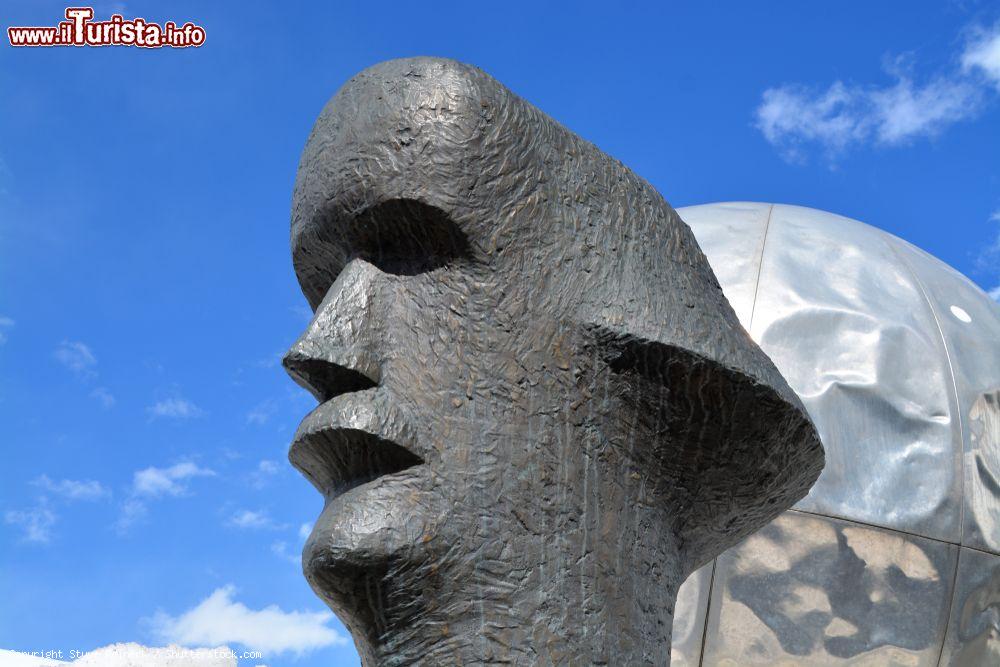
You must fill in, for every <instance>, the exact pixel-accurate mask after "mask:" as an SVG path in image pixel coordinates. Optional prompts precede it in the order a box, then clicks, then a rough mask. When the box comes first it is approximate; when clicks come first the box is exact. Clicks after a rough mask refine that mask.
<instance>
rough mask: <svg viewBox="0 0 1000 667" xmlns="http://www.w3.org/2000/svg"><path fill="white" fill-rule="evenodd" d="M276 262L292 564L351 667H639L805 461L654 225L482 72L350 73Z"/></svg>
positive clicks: (743, 355) (772, 373) (729, 334)
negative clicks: (292, 410)
mask: <svg viewBox="0 0 1000 667" xmlns="http://www.w3.org/2000/svg"><path fill="white" fill-rule="evenodd" d="M292 248H293V259H294V265H295V269H296V273H297V276H298V279H299V282H300V285H301V286H302V289H303V292H304V293H305V295H306V297H307V298H308V299H309V301H310V303H311V305H312V306H313V308H314V310H315V316H314V318H313V320H312V322H311V323H310V324H309V326H308V328H307V329H306V331H305V332H304V333H303V335H302V336H301V338H300V339H299V340H298V341H297V342H296V343H295V344H294V345H293V346H292V348H291V350H290V351H289V352H288V354H287V355H286V358H285V362H284V363H285V366H286V368H287V369H288V371H289V373H290V374H291V376H292V377H293V378H294V379H295V380H296V381H297V382H299V383H300V384H302V385H303V386H304V387H306V388H307V389H309V390H310V391H311V392H312V393H313V394H314V395H315V396H316V398H317V400H318V401H319V406H318V407H317V408H316V409H315V410H314V411H313V412H312V413H310V414H309V415H308V416H307V417H306V418H305V419H304V421H303V422H302V424H301V426H300V427H299V429H298V432H297V433H296V435H295V439H294V442H293V444H292V447H291V450H290V454H289V457H290V460H291V461H292V463H293V464H294V465H295V466H296V467H297V468H298V469H299V470H301V471H302V473H303V474H304V475H305V476H306V477H307V478H308V479H309V480H310V481H311V482H312V483H313V484H314V486H316V488H317V489H318V490H319V491H320V492H321V493H322V494H323V496H324V498H325V506H324V508H323V512H322V514H321V516H320V517H319V519H318V521H317V522H316V526H315V528H314V530H313V533H312V535H311V537H310V538H309V540H308V543H307V544H306V547H305V551H304V554H303V567H304V570H305V573H306V576H307V578H308V579H309V581H310V583H311V585H312V586H313V588H314V589H315V590H316V592H317V593H318V594H319V595H320V596H321V597H322V598H323V599H324V600H325V601H326V602H327V603H328V604H329V605H330V606H331V608H332V609H333V610H334V611H335V612H336V613H337V614H338V615H339V616H340V617H341V618H342V620H344V622H345V624H346V625H347V626H348V628H349V629H350V630H351V632H352V634H354V636H355V640H356V642H357V644H358V648H359V651H360V653H361V655H362V660H363V662H364V663H365V664H412V663H414V662H420V661H425V662H427V663H428V664H441V663H442V662H444V661H448V662H456V661H457V662H463V663H467V662H473V663H474V662H490V661H493V660H499V659H503V660H508V661H513V662H515V663H519V662H524V663H530V664H579V663H578V661H584V660H585V661H595V660H596V661H600V660H605V661H610V662H611V663H612V664H625V663H627V664H643V663H645V662H655V663H658V664H662V662H663V660H664V656H665V655H669V634H670V625H671V624H670V618H671V616H672V611H673V596H674V593H675V591H676V588H677V586H678V585H679V584H680V582H681V581H682V580H683V578H684V577H685V576H686V575H687V573H688V572H689V571H691V570H692V569H694V568H695V567H697V566H698V565H700V564H701V562H704V561H705V560H707V559H708V558H711V557H713V556H714V555H715V554H717V553H718V552H720V551H721V550H723V549H724V548H726V547H728V546H729V545H730V544H732V543H734V542H735V541H737V540H739V539H740V538H742V537H743V536H744V535H746V534H747V533H748V532H749V531H751V530H753V529H755V528H757V527H759V526H760V525H763V523H765V522H766V521H768V520H769V519H770V518H772V517H773V516H775V515H776V514H777V513H778V512H780V511H781V510H782V509H784V508H785V507H787V506H789V505H790V504H791V503H793V502H794V501H795V500H797V499H798V498H799V497H801V496H802V495H804V494H805V492H806V490H807V489H808V487H809V485H811V483H812V481H814V480H815V477H816V476H817V475H818V473H819V470H820V468H821V467H822V450H821V449H820V446H819V442H818V439H817V438H816V435H815V431H814V429H813V427H812V424H811V423H810V422H809V420H808V417H806V415H805V413H804V411H803V410H802V408H801V406H800V405H799V404H798V402H797V400H796V399H795V397H794V394H793V393H792V392H791V390H790V389H789V388H788V387H787V385H786V384H785V383H784V381H783V380H782V379H781V377H780V376H779V375H778V373H777V371H776V370H775V369H774V368H773V366H772V365H771V364H770V361H769V360H768V359H767V358H766V357H765V356H764V355H763V353H761V352H760V350H759V349H758V348H757V347H756V346H755V345H754V344H753V343H752V342H751V341H750V339H749V337H748V336H747V335H746V334H745V332H744V331H743V330H742V329H741V328H740V326H739V324H738V322H737V320H736V317H735V315H734V314H733V313H732V310H731V309H730V308H729V305H728V303H727V302H726V301H725V299H724V297H723V296H722V293H721V290H720V289H719V287H718V284H717V283H716V281H715V278H714V275H713V274H712V272H711V269H710V268H709V267H708V264H707V262H706V261H705V259H704V256H703V255H702V254H701V252H700V250H699V249H698V247H697V244H696V243H695V241H694V239H693V237H692V235H691V233H690V231H689V230H688V229H687V227H686V226H685V225H684V224H683V222H681V221H680V219H679V218H678V217H677V215H676V213H674V212H673V210H672V209H671V208H670V207H669V205H668V204H666V202H665V201H663V199H662V198H661V197H660V196H659V195H658V194H657V193H656V192H655V191H654V190H653V189H652V188H651V187H650V186H649V185H648V184H646V183H645V182H644V181H642V180H641V179H639V178H637V177H636V176H635V175H633V174H632V173H631V172H629V171H628V170H627V169H626V168H624V167H623V166H622V165H621V164H620V163H618V162H616V161H614V160H613V159H611V158H609V157H607V156H605V155H604V154H603V153H601V152H600V151H598V150H597V149H596V148H595V147H593V146H592V145H590V144H587V143H586V142H584V141H582V140H580V139H579V138H577V137H575V136H574V135H572V134H571V133H569V132H568V131H567V130H565V129H564V128H562V127H561V126H559V125H557V124H556V123H555V122H553V121H552V120H550V119H549V118H547V117H545V116H544V115H543V114H541V113H540V112H539V111H537V110H536V109H534V108H533V107H531V106H530V105H528V104H527V103H525V102H524V101H522V100H520V99H519V98H517V97H516V96H514V95H513V94H512V93H510V92H509V91H508V90H506V89H505V88H503V87H502V86H501V85H500V84H498V83H497V82H496V81H494V80H493V79H491V78H489V77H488V76H487V75H485V74H483V73H482V72H480V71H479V70H475V69H473V68H470V67H467V66H464V65H461V64H458V63H455V62H452V61H446V60H440V59H431V58H418V59H409V60H401V61H392V62H389V63H384V64H382V65H379V66H376V67H374V68H372V69H369V70H367V71H365V72H363V73H362V74H360V75H358V76H357V77H355V78H354V79H352V80H351V81H350V82H348V84H346V85H345V86H344V88H343V89H342V90H341V91H340V92H339V93H338V94H337V96H335V97H334V98H333V99H332V100H331V101H330V103H329V104H328V105H327V107H326V108H325V109H324V111H323V113H322V115H321V116H320V119H319V120H318V121H317V123H316V126H315V128H314V130H313V133H312V135H311V137H310V139H309V142H308V144H307V146H306V149H305V152H304V154H303V157H302V162H301V165H300V168H299V174H298V178H297V182H296V189H295V198H294V209H293V217H292Z"/></svg>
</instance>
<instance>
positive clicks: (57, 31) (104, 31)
mask: <svg viewBox="0 0 1000 667" xmlns="http://www.w3.org/2000/svg"><path fill="white" fill-rule="evenodd" d="M93 18H94V8H93V7H67V8H66V20H65V21H60V22H59V24H58V25H55V26H11V27H9V28H7V38H8V39H9V40H10V45H11V46H139V47H142V48H146V49H157V48H162V47H165V46H169V47H172V48H180V49H182V48H187V47H190V46H201V45H202V44H204V43H205V29H204V28H202V27H201V26H198V25H195V24H193V23H191V22H187V23H185V24H184V25H181V26H178V25H177V24H176V23H175V22H173V21H167V22H166V23H164V24H163V25H159V24H157V23H150V22H147V21H146V19H142V18H134V19H126V18H124V17H123V16H122V15H121V14H112V15H111V18H110V19H108V20H107V21H94V20H93Z"/></svg>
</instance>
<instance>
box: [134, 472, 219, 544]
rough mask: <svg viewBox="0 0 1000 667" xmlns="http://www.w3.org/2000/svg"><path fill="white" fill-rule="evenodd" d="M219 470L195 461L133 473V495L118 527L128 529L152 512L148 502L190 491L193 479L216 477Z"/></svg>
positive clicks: (182, 494)
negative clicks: (202, 465)
mask: <svg viewBox="0 0 1000 667" xmlns="http://www.w3.org/2000/svg"><path fill="white" fill-rule="evenodd" d="M214 476H215V471H213V470H209V469H208V468H202V467H200V466H198V465H197V464H195V463H192V462H191V461H183V462H181V463H176V464H174V465H172V466H169V467H167V468H157V467H155V466H150V467H149V468H143V469H142V470H137V471H136V472H135V473H134V474H133V475H132V486H131V489H130V490H129V495H128V497H127V498H126V499H125V501H124V502H123V503H122V507H121V512H120V513H119V515H118V520H117V521H116V522H115V529H116V530H117V531H118V532H119V533H125V532H127V531H128V530H129V528H131V527H132V526H133V525H135V524H136V523H138V522H140V521H141V520H142V519H143V518H145V516H146V514H148V512H149V509H148V507H147V503H148V502H149V501H151V500H156V499H159V498H164V497H179V496H184V495H187V494H188V492H189V483H190V481H191V480H192V479H194V478H196V477H214Z"/></svg>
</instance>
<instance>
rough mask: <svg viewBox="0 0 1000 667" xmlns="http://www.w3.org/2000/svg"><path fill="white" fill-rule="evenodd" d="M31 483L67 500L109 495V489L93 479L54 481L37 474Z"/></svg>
mask: <svg viewBox="0 0 1000 667" xmlns="http://www.w3.org/2000/svg"><path fill="white" fill-rule="evenodd" d="M32 484H34V485H35V486H37V487H39V488H41V489H44V490H45V491H47V492H49V493H51V494H53V495H57V496H61V497H63V498H66V499H67V500H100V499H101V498H109V497H111V489H109V488H107V487H106V486H104V485H103V484H101V483H100V482H98V481H97V480H93V479H85V480H76V479H60V480H58V481H56V480H53V479H51V478H49V476H48V475H39V476H38V477H37V478H35V480H34V481H33V482H32Z"/></svg>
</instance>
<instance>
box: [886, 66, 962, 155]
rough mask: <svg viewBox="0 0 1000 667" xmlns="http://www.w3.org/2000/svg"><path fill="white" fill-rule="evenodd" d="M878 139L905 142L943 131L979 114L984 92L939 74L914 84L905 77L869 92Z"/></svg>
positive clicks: (890, 142) (888, 141)
mask: <svg viewBox="0 0 1000 667" xmlns="http://www.w3.org/2000/svg"><path fill="white" fill-rule="evenodd" d="M868 97H869V99H870V100H871V103H872V113H873V115H874V120H875V133H876V134H875V136H876V139H877V141H878V142H879V143H882V144H887V145H890V146H892V145H898V144H903V143H906V142H908V141H910V140H911V139H915V138H918V137H930V136H935V135H937V134H940V133H941V131H942V130H944V129H945V128H946V127H947V126H949V125H951V124H953V123H956V122H958V121H960V120H964V119H966V118H969V117H971V116H974V115H976V114H977V113H978V112H979V108H980V97H981V93H980V91H979V89H978V88H976V87H975V86H973V85H971V84H969V83H966V82H964V81H952V80H949V79H947V78H938V79H935V80H933V81H931V82H929V83H928V84H927V85H924V86H915V85H914V84H913V82H912V81H911V80H910V79H909V78H906V77H901V78H900V79H899V80H898V81H897V83H896V85H894V86H892V87H890V88H884V89H881V90H872V91H871V92H870V93H869V95H868Z"/></svg>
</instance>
